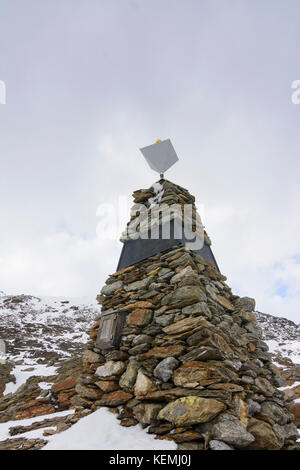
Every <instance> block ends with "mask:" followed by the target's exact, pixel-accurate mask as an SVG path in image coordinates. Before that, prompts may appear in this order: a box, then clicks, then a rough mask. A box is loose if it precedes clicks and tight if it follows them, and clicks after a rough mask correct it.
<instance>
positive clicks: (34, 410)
mask: <svg viewBox="0 0 300 470" xmlns="http://www.w3.org/2000/svg"><path fill="white" fill-rule="evenodd" d="M54 412H55V409H54V406H52V405H35V406H31V407H30V408H27V409H26V410H20V411H18V412H17V413H16V414H15V415H14V419H15V420H19V419H27V418H34V417H35V416H42V415H48V414H51V413H54Z"/></svg>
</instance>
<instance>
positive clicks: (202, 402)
mask: <svg viewBox="0 0 300 470" xmlns="http://www.w3.org/2000/svg"><path fill="white" fill-rule="evenodd" d="M225 408H226V406H225V405H224V403H222V402H220V401H218V400H214V399H211V398H200V397H194V396H187V397H183V398H179V399H178V400H175V401H172V402H171V403H169V404H168V405H167V406H165V407H164V408H163V409H162V410H161V411H160V412H159V415H158V418H159V419H164V420H166V421H169V422H171V423H173V424H175V425H176V426H188V425H192V424H197V423H205V422H207V421H210V420H212V419H214V418H215V417H216V416H217V415H218V414H219V413H221V411H224V410H225Z"/></svg>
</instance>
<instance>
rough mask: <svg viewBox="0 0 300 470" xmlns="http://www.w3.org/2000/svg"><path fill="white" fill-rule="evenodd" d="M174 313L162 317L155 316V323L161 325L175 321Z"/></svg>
mask: <svg viewBox="0 0 300 470" xmlns="http://www.w3.org/2000/svg"><path fill="white" fill-rule="evenodd" d="M173 319H174V315H172V314H169V315H161V316H160V317H157V318H155V323H157V324H158V325H160V326H168V325H170V324H171V323H172V322H173Z"/></svg>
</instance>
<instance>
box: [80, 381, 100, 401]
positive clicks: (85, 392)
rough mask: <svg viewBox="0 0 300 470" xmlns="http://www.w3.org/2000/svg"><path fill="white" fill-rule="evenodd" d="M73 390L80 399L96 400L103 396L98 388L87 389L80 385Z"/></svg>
mask: <svg viewBox="0 0 300 470" xmlns="http://www.w3.org/2000/svg"><path fill="white" fill-rule="evenodd" d="M75 390H76V392H77V393H78V395H79V396H80V397H84V398H90V399H92V400H97V399H98V398H100V397H101V396H102V394H103V392H102V391H101V390H99V389H98V388H92V387H87V386H85V385H82V384H80V383H78V384H77V385H76V387H75Z"/></svg>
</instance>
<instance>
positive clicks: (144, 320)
mask: <svg viewBox="0 0 300 470" xmlns="http://www.w3.org/2000/svg"><path fill="white" fill-rule="evenodd" d="M152 315H153V313H152V310H148V309H137V310H133V311H132V312H131V313H130V315H129V316H128V318H127V324H128V325H132V326H146V325H148V324H149V323H150V322H151V320H152Z"/></svg>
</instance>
